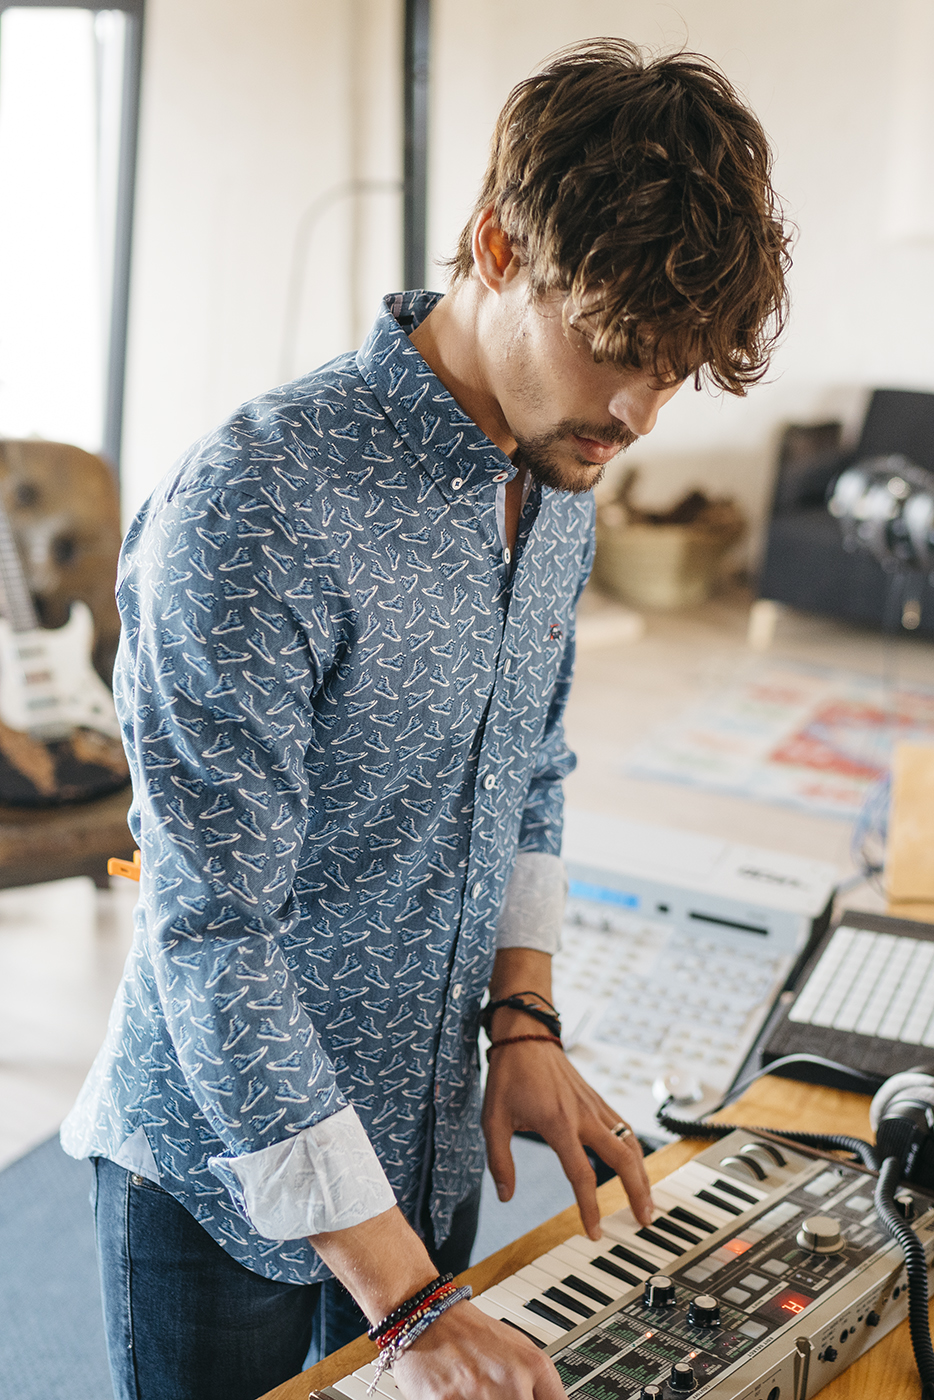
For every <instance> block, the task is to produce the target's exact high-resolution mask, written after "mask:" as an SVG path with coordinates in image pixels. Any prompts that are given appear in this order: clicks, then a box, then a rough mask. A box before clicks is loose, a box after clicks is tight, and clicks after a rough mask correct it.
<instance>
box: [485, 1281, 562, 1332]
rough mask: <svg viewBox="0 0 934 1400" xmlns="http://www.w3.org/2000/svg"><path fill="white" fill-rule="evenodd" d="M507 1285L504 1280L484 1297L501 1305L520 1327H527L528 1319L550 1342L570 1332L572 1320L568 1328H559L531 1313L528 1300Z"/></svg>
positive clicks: (545, 1318) (554, 1323) (490, 1289)
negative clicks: (527, 1304)
mask: <svg viewBox="0 0 934 1400" xmlns="http://www.w3.org/2000/svg"><path fill="white" fill-rule="evenodd" d="M505 1285H506V1280H505V1279H504V1280H503V1282H502V1283H498V1284H496V1286H495V1287H494V1288H488V1289H487V1291H486V1292H485V1293H484V1295H483V1296H484V1298H486V1299H487V1300H488V1301H489V1302H491V1303H496V1304H499V1305H501V1306H502V1308H503V1309H504V1311H506V1312H509V1313H510V1314H511V1315H512V1317H513V1319H514V1320H515V1321H516V1322H517V1323H518V1324H519V1326H520V1327H524V1326H525V1322H524V1319H525V1318H528V1319H529V1320H530V1322H532V1323H533V1324H534V1326H535V1327H537V1328H538V1330H539V1331H540V1332H544V1333H545V1335H546V1337H547V1338H548V1341H549V1342H554V1341H557V1339H558V1338H559V1337H563V1336H564V1334H565V1332H568V1331H570V1329H571V1326H572V1323H571V1321H570V1319H568V1324H567V1326H566V1327H559V1326H558V1324H557V1323H556V1322H551V1321H550V1319H549V1318H547V1317H539V1315H538V1313H533V1312H530V1311H529V1310H528V1308H526V1306H525V1304H526V1303H527V1302H528V1298H520V1297H519V1295H518V1294H517V1293H515V1292H513V1291H512V1290H511V1289H509V1288H507V1287H506V1286H505Z"/></svg>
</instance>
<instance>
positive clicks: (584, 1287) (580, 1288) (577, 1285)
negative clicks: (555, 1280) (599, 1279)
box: [561, 1274, 613, 1308]
mask: <svg viewBox="0 0 934 1400" xmlns="http://www.w3.org/2000/svg"><path fill="white" fill-rule="evenodd" d="M561 1282H562V1283H563V1284H564V1286H565V1288H573V1289H574V1292H575V1293H583V1295H584V1297H585V1298H592V1299H593V1300H594V1302H595V1303H599V1304H600V1306H601V1307H602V1308H605V1307H606V1306H607V1304H609V1303H612V1301H613V1299H612V1298H608V1297H607V1296H606V1294H605V1293H601V1292H600V1290H599V1288H594V1286H593V1284H592V1283H587V1282H586V1280H585V1279H582V1278H578V1277H577V1274H568V1276H567V1278H563V1279H562V1280H561Z"/></svg>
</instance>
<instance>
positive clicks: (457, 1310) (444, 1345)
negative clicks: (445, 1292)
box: [392, 1303, 567, 1400]
mask: <svg viewBox="0 0 934 1400" xmlns="http://www.w3.org/2000/svg"><path fill="white" fill-rule="evenodd" d="M392 1374H393V1378H394V1380H395V1382H396V1384H397V1385H398V1387H399V1389H400V1390H401V1391H402V1393H403V1394H404V1395H405V1397H406V1400H567V1396H566V1393H565V1390H564V1387H563V1386H562V1384H561V1381H560V1379H559V1377H558V1372H557V1371H556V1370H555V1367H554V1362H553V1361H552V1360H551V1357H550V1356H545V1354H544V1352H541V1351H539V1350H538V1348H537V1347H536V1346H535V1345H534V1344H533V1343H532V1342H530V1341H529V1340H528V1339H527V1338H526V1337H523V1335H522V1333H521V1332H518V1331H516V1329H515V1328H514V1327H507V1326H506V1324H505V1323H504V1322H497V1321H496V1320H495V1319H494V1318H492V1317H487V1315H486V1313H482V1312H481V1311H480V1309H479V1308H475V1307H474V1306H473V1304H472V1303H457V1304H455V1306H454V1307H453V1308H448V1310H447V1312H446V1313H444V1314H443V1315H442V1316H441V1317H439V1318H438V1320H437V1322H433V1323H432V1324H431V1326H430V1327H429V1328H428V1329H427V1330H426V1331H425V1332H423V1333H422V1335H421V1336H420V1337H419V1339H418V1341H416V1342H414V1343H413V1344H412V1346H411V1347H410V1348H409V1350H408V1351H406V1352H403V1354H402V1356H400V1358H399V1360H398V1361H397V1362H396V1364H395V1366H394V1367H393V1369H392Z"/></svg>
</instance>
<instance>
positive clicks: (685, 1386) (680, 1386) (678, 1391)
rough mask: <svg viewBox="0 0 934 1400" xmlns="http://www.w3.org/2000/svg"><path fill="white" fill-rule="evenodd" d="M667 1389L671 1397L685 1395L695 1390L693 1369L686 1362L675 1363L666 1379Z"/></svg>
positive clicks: (695, 1383) (695, 1378) (695, 1379)
mask: <svg viewBox="0 0 934 1400" xmlns="http://www.w3.org/2000/svg"><path fill="white" fill-rule="evenodd" d="M668 1389H669V1390H670V1391H671V1392H672V1394H673V1395H687V1394H688V1392H689V1391H692V1390H696V1389H697V1377H696V1376H695V1374H694V1367H693V1366H692V1365H691V1364H690V1362H688V1361H676V1362H675V1364H674V1365H673V1366H672V1368H671V1375H670V1376H669V1377H668Z"/></svg>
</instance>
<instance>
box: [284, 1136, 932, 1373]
mask: <svg viewBox="0 0 934 1400" xmlns="http://www.w3.org/2000/svg"><path fill="white" fill-rule="evenodd" d="M872 1190H873V1181H872V1179H871V1178H868V1177H866V1176H865V1175H863V1174H862V1173H860V1172H858V1171H856V1170H854V1169H851V1168H850V1167H848V1166H847V1165H845V1164H842V1163H840V1164H837V1163H834V1164H830V1163H827V1162H820V1161H814V1160H813V1159H810V1158H806V1157H804V1156H803V1155H800V1154H798V1153H796V1152H793V1151H791V1150H789V1149H787V1148H785V1147H781V1148H778V1147H776V1146H775V1145H774V1144H772V1143H767V1142H764V1141H762V1140H761V1139H757V1138H756V1137H755V1135H754V1134H752V1133H750V1132H747V1131H745V1130H737V1131H736V1132H734V1133H731V1134H730V1136H729V1137H727V1138H724V1139H722V1140H721V1141H720V1142H718V1143H716V1144H715V1145H714V1146H713V1147H710V1148H707V1149H706V1150H705V1151H704V1152H702V1153H700V1154H699V1155H698V1156H697V1157H695V1158H694V1159H693V1160H692V1161H690V1162H688V1163H687V1164H686V1165H685V1166H683V1167H681V1168H680V1169H679V1170H678V1171H676V1172H674V1173H673V1174H672V1175H671V1176H669V1177H666V1178H664V1179H663V1180H662V1181H661V1182H660V1183H659V1184H658V1185H656V1186H655V1187H653V1191H652V1194H653V1198H654V1200H655V1203H656V1207H657V1210H656V1214H655V1218H654V1220H653V1222H652V1225H651V1226H650V1227H647V1228H644V1227H640V1226H639V1225H638V1223H637V1222H636V1221H635V1219H634V1217H633V1216H632V1213H631V1212H630V1211H629V1210H628V1209H623V1210H620V1211H617V1212H615V1213H614V1214H613V1215H610V1216H608V1217H606V1218H605V1219H604V1220H603V1221H602V1222H601V1225H602V1228H603V1233H604V1238H603V1239H602V1240H600V1241H598V1242H596V1243H595V1242H593V1241H591V1240H589V1239H587V1238H586V1237H584V1236H580V1235H577V1236H573V1237H572V1238H571V1239H569V1240H566V1241H565V1242H564V1243H563V1244H560V1245H558V1246H557V1247H556V1248H554V1249H552V1250H550V1251H549V1252H548V1253H547V1254H544V1255H542V1257H541V1258H539V1259H537V1260H535V1262H534V1263H532V1264H529V1265H527V1266H526V1267H525V1268H523V1269H520V1270H519V1271H518V1272H517V1273H516V1274H514V1275H512V1276H511V1277H509V1278H506V1279H503V1280H502V1281H501V1282H500V1283H498V1284H496V1285H495V1286H494V1287H492V1288H489V1289H487V1290H486V1292H485V1293H483V1294H481V1295H480V1296H479V1297H477V1298H475V1299H474V1300H473V1303H472V1304H470V1306H473V1307H477V1308H479V1309H480V1310H481V1311H482V1312H485V1313H487V1314H488V1315H489V1316H491V1317H494V1318H498V1319H500V1320H501V1321H503V1322H505V1323H507V1324H508V1325H509V1326H511V1327H517V1328H519V1329H520V1330H521V1331H522V1332H524V1333H525V1334H526V1335H527V1336H528V1337H531V1338H532V1340H533V1341H535V1342H536V1344H537V1345H538V1346H540V1347H542V1348H543V1349H547V1351H548V1352H549V1354H550V1355H551V1356H552V1357H553V1358H554V1361H555V1364H556V1366H557V1368H558V1372H559V1374H560V1376H561V1379H562V1383H563V1385H564V1387H565V1389H566V1391H567V1393H568V1395H569V1396H570V1397H571V1400H638V1397H639V1396H640V1394H641V1391H642V1387H643V1386H646V1385H652V1384H654V1385H658V1386H660V1387H661V1391H662V1395H663V1396H664V1400H677V1397H679V1396H685V1395H688V1394H694V1395H697V1396H703V1395H713V1394H716V1397H717V1400H810V1397H811V1396H813V1395H814V1394H816V1392H817V1391H818V1390H820V1389H821V1388H822V1387H823V1386H825V1385H826V1384H827V1383H828V1382H829V1381H830V1380H832V1379H833V1378H834V1376H836V1375H837V1374H838V1373H839V1372H840V1371H842V1370H844V1369H845V1368H846V1367H847V1366H849V1365H850V1364H851V1363H852V1362H853V1361H855V1360H856V1358H857V1357H858V1356H860V1355H861V1354H862V1353H863V1352H864V1351H867V1350H868V1349H869V1348H870V1347H871V1346H873V1345H874V1344H875V1343H876V1342H877V1341H879V1340H880V1338H881V1337H883V1336H885V1335H886V1333H888V1332H889V1331H891V1329H892V1328H893V1327H895V1326H896V1325H897V1324H898V1323H899V1322H901V1321H902V1319H903V1318H904V1317H905V1316H906V1313H907V1288H906V1276H905V1271H904V1267H903V1264H902V1258H901V1252H900V1250H899V1248H898V1246H897V1245H895V1244H894V1243H892V1242H891V1241H890V1240H889V1238H888V1236H887V1235H886V1234H885V1232H884V1230H883V1229H882V1227H881V1226H880V1225H879V1223H878V1221H877V1219H876V1216H875V1211H874V1209H873V1200H872ZM900 1194H904V1193H900ZM909 1194H910V1195H911V1197H912V1202H913V1209H914V1212H915V1219H914V1220H913V1222H912V1223H913V1225H914V1228H915V1229H916V1230H917V1231H918V1234H919V1236H920V1238H921V1239H922V1242H923V1244H924V1249H925V1253H926V1256H927V1258H928V1261H929V1262H930V1260H931V1256H932V1254H934V1207H932V1206H931V1202H930V1201H929V1200H928V1199H927V1198H925V1197H922V1196H920V1195H919V1194H917V1193H909ZM373 1374H374V1368H373V1366H372V1365H368V1366H364V1367H361V1368H360V1369H359V1370H358V1371H356V1372H354V1374H353V1375H350V1376H347V1377H345V1378H344V1379H343V1380H340V1381H337V1382H335V1384H334V1385H333V1386H330V1387H329V1388H327V1389H325V1390H323V1391H318V1392H313V1393H312V1394H313V1396H317V1397H328V1398H329V1400H364V1397H365V1396H366V1395H367V1391H368V1386H369V1385H370V1383H371V1381H372V1378H373ZM373 1393H374V1395H375V1396H376V1397H377V1400H402V1394H401V1391H400V1390H399V1389H398V1387H397V1386H396V1385H395V1383H394V1382H393V1380H392V1378H391V1377H390V1376H388V1375H387V1376H383V1377H381V1378H380V1380H379V1381H378V1383H377V1387H376V1390H375V1391H374V1392H373Z"/></svg>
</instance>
